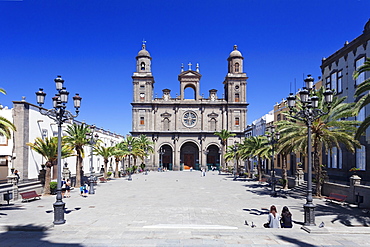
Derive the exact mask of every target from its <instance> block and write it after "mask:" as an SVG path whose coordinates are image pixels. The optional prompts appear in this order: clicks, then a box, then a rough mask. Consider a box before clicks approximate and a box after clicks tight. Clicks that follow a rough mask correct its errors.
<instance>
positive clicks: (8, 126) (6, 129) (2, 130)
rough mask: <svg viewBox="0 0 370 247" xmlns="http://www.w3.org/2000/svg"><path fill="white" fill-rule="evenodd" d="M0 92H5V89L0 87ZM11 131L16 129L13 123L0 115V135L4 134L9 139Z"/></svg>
mask: <svg viewBox="0 0 370 247" xmlns="http://www.w3.org/2000/svg"><path fill="white" fill-rule="evenodd" d="M0 93H2V94H6V91H5V90H4V89H2V88H0ZM0 110H1V109H0ZM11 131H16V128H15V125H14V124H13V123H12V122H10V121H9V120H8V119H6V118H5V117H2V116H0V136H5V138H6V139H10V138H11Z"/></svg>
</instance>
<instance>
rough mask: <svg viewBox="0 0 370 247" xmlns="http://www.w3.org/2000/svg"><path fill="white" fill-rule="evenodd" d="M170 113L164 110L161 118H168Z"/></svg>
mask: <svg viewBox="0 0 370 247" xmlns="http://www.w3.org/2000/svg"><path fill="white" fill-rule="evenodd" d="M171 116H172V115H171V114H170V113H168V112H165V113H162V114H161V117H163V118H169V117H171Z"/></svg>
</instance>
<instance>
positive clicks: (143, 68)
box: [140, 62, 145, 70]
mask: <svg viewBox="0 0 370 247" xmlns="http://www.w3.org/2000/svg"><path fill="white" fill-rule="evenodd" d="M140 69H141V70H145V63H144V62H142V63H141V66H140Z"/></svg>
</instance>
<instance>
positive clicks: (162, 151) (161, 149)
mask: <svg viewBox="0 0 370 247" xmlns="http://www.w3.org/2000/svg"><path fill="white" fill-rule="evenodd" d="M158 153H159V155H160V156H161V157H160V159H161V162H160V163H159V168H160V170H162V169H163V155H164V153H165V150H163V147H161V148H160V149H159V150H158ZM162 171H163V170H162Z"/></svg>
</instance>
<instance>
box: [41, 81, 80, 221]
mask: <svg viewBox="0 0 370 247" xmlns="http://www.w3.org/2000/svg"><path fill="white" fill-rule="evenodd" d="M54 82H55V85H56V89H57V91H58V94H56V95H55V97H53V107H54V108H52V109H50V110H46V109H43V108H42V107H41V106H42V105H43V104H44V102H45V96H46V93H44V92H43V89H42V88H40V90H39V91H38V92H36V98H37V103H38V104H39V106H40V108H39V111H40V113H41V114H43V115H46V116H48V117H49V118H51V119H53V120H54V121H55V122H56V123H57V125H58V165H57V169H58V177H57V196H56V202H55V203H54V204H53V205H54V222H53V223H54V224H55V225H60V224H64V223H65V222H66V221H65V219H64V208H65V203H64V202H63V200H62V187H61V177H62V171H61V167H62V164H61V156H62V124H63V123H64V122H65V121H67V120H70V119H74V118H75V117H77V116H78V113H79V108H80V106H81V99H82V98H81V97H80V96H79V95H78V94H76V95H75V96H74V97H73V103H74V107H75V111H76V115H73V114H72V113H71V112H69V111H67V110H66V107H67V106H66V104H67V102H68V94H69V92H67V90H66V88H65V87H63V83H64V80H63V79H62V77H61V76H60V75H58V77H57V78H56V79H55V80H54Z"/></svg>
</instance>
